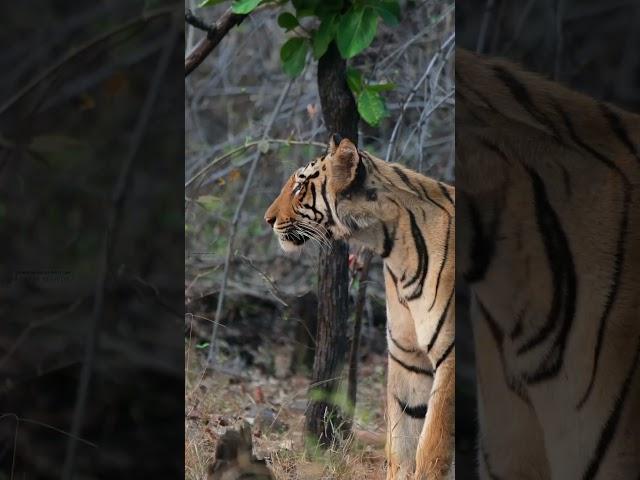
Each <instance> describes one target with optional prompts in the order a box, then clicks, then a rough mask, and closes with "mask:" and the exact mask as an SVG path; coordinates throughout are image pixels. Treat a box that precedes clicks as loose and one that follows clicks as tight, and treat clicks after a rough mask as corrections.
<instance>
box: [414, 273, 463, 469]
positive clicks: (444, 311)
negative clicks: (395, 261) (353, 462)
mask: <svg viewBox="0 0 640 480" xmlns="http://www.w3.org/2000/svg"><path fill="white" fill-rule="evenodd" d="M451 284H452V282H451ZM451 284H450V285H451ZM447 291H448V292H449V293H448V295H446V296H444V295H443V297H442V298H448V300H446V301H443V302H440V303H435V304H434V308H432V309H431V311H430V310H429V308H428V306H425V304H424V303H422V302H420V301H416V302H414V303H411V304H410V308H411V313H412V316H413V318H414V321H415V325H416V337H417V343H418V346H419V348H420V350H422V351H423V352H424V353H425V355H427V356H428V358H429V360H430V362H431V364H432V365H433V370H434V379H433V386H432V387H431V395H430V397H429V410H428V412H427V416H426V418H425V422H424V426H423V429H422V433H421V435H420V440H419V442H418V450H417V453H416V473H415V480H427V479H428V480H444V479H447V478H451V473H452V464H453V460H454V451H455V376H456V351H455V290H454V289H453V286H452V285H451V286H450V288H447V289H444V292H447ZM424 312H429V313H430V314H428V315H425V314H424Z"/></svg>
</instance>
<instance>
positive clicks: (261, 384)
mask: <svg viewBox="0 0 640 480" xmlns="http://www.w3.org/2000/svg"><path fill="white" fill-rule="evenodd" d="M400 6H401V21H400V24H399V25H397V26H393V27H391V26H388V25H385V24H383V23H382V22H380V23H379V26H378V34H377V35H376V38H375V40H374V41H373V44H372V45H371V46H370V47H369V48H367V49H366V50H364V52H362V53H361V54H358V55H357V56H356V57H355V58H353V59H352V60H350V61H349V65H350V66H356V67H358V68H359V69H360V70H361V71H362V72H363V75H364V76H365V78H366V79H367V80H370V81H372V82H380V83H382V82H393V83H394V84H395V86H396V87H395V89H393V90H392V91H390V92H385V93H384V94H383V95H384V97H385V100H386V105H387V109H388V111H389V116H388V117H387V118H386V119H384V120H383V121H382V122H381V123H380V124H379V125H378V127H375V128H374V127H370V126H369V125H367V124H366V123H365V122H363V121H360V127H359V146H360V148H363V149H365V150H367V151H368V152H370V153H371V154H373V155H376V156H378V157H380V158H387V157H388V158H389V160H390V161H396V162H399V163H402V164H404V165H407V166H409V167H411V168H413V169H416V170H418V171H420V172H422V173H424V174H427V175H430V176H433V177H435V178H437V179H439V180H444V181H447V182H450V183H453V174H454V171H453V170H454V160H453V158H454V83H453V49H452V48H451V49H445V51H444V52H443V53H444V55H443V56H442V58H439V59H438V62H437V63H436V64H435V67H436V68H432V69H431V70H430V71H429V70H428V68H429V63H430V62H431V61H432V59H433V58H434V55H436V53H437V52H438V51H439V50H440V48H441V46H442V45H443V44H444V42H445V41H446V40H447V39H448V38H449V37H451V35H452V34H453V33H454V21H455V12H454V2H453V1H451V0H448V1H447V0H427V1H401V2H400ZM190 7H191V8H192V10H193V12H194V13H196V14H197V15H198V16H201V17H202V18H204V19H206V20H208V21H213V20H215V19H217V18H219V17H220V16H221V15H222V13H223V12H224V11H225V10H226V9H227V8H228V4H223V5H218V6H216V7H214V8H203V9H198V8H196V7H197V5H196V2H192V3H191V5H190ZM281 12H282V10H281V9H280V8H262V9H259V10H258V11H256V12H254V13H252V14H251V15H250V16H249V17H247V18H246V19H245V20H244V22H243V23H242V24H241V25H240V26H239V27H236V28H234V29H233V30H231V31H230V32H229V34H227V35H226V37H225V38H224V39H223V40H222V42H221V43H220V45H218V47H217V48H216V50H215V51H214V52H213V53H212V54H211V55H210V56H209V57H208V58H207V59H206V60H205V61H204V63H202V64H201V65H200V66H199V67H198V68H197V69H196V70H195V71H194V72H193V73H192V74H190V75H189V76H188V77H187V79H186V84H185V90H186V96H185V129H186V152H185V153H186V155H185V182H186V189H185V211H186V225H185V229H186V252H185V297H186V309H187V312H188V313H187V316H186V318H185V362H186V378H187V382H186V391H185V396H186V413H187V416H186V420H185V432H186V438H185V442H186V445H185V449H186V453H185V462H186V473H187V478H194V479H195V478H202V477H201V476H202V475H203V472H204V470H205V469H206V465H207V463H208V462H209V461H210V460H211V458H212V457H213V452H214V449H215V444H216V442H217V440H218V439H219V437H220V435H221V434H222V433H223V432H224V431H225V430H226V429H228V428H230V427H233V426H235V425H237V424H238V423H239V422H240V421H242V420H248V421H249V422H250V423H251V424H252V426H253V432H254V443H255V446H256V450H257V451H258V453H259V454H260V455H264V456H267V457H268V458H269V459H270V462H271V463H272V465H273V469H274V472H275V473H276V476H277V477H278V478H364V476H365V475H366V476H369V478H376V479H377V478H384V471H383V462H384V454H383V450H382V443H383V442H384V439H383V438H381V434H382V433H383V432H384V408H385V405H384V401H385V400H384V399H385V372H386V346H385V310H384V290H383V284H382V275H381V263H380V261H379V260H377V259H376V260H374V262H373V264H372V266H371V269H370V275H369V278H368V280H367V282H368V285H367V286H368V290H367V292H368V293H367V297H366V301H365V309H364V311H365V313H364V319H363V332H362V340H361V350H360V353H361V355H360V371H359V375H360V376H359V386H358V404H357V409H356V431H357V433H358V434H359V438H365V439H368V441H364V442H362V444H360V443H359V442H356V444H355V445H353V446H352V448H351V449H349V450H346V451H341V452H329V455H328V457H325V458H324V460H323V462H324V463H321V464H318V463H317V462H312V461H310V459H309V458H305V456H304V454H303V453H302V452H303V443H304V441H303V440H304V439H303V415H304V411H305V408H306V403H307V388H308V385H309V373H310V371H311V366H312V363H313V353H314V351H313V350H314V336H315V321H316V308H317V297H316V285H317V251H316V250H313V248H310V249H309V250H308V251H306V252H304V253H303V254H302V255H300V256H297V257H291V256H286V255H284V254H283V253H282V252H281V251H280V249H279V246H278V244H277V240H276V238H275V237H274V235H273V233H272V231H271V229H270V228H269V227H268V225H267V224H266V223H265V221H264V219H263V217H264V212H265V210H266V208H267V207H268V205H269V204H270V203H271V201H272V200H273V199H275V197H276V196H277V195H278V193H279V192H280V189H281V187H282V185H283V184H284V182H285V180H286V179H287V178H288V177H289V176H290V175H291V174H292V172H293V171H294V169H296V168H298V167H299V166H302V165H305V164H306V163H308V162H309V161H311V160H312V159H313V158H315V157H316V156H318V155H320V154H322V153H323V152H324V149H325V143H326V142H327V141H328V136H329V132H327V130H326V128H325V126H324V123H323V118H322V112H321V110H320V100H319V97H318V91H317V84H316V65H317V62H316V61H315V60H313V59H312V58H311V57H309V58H307V62H306V67H305V70H304V72H303V73H302V75H301V76H299V77H298V78H296V79H295V80H293V81H292V80H291V79H290V77H288V76H287V75H286V74H285V73H284V72H283V70H282V66H281V62H280V57H279V50H280V46H281V45H282V43H283V41H284V40H285V39H286V38H287V36H288V35H287V34H285V33H284V31H283V29H282V28H280V27H279V26H278V24H277V21H276V19H277V16H278V15H279V13H281ZM309 22H310V23H309V25H308V26H310V27H315V24H313V20H311V19H309ZM201 36H202V32H199V31H197V30H194V29H193V28H188V29H187V32H186V43H187V45H186V51H190V48H191V47H192V46H193V45H195V44H196V43H197V42H198V40H199V39H200V38H201ZM394 131H395V133H394ZM392 138H393V139H394V140H393V148H392V149H389V148H388V147H389V145H390V144H391V143H392V142H391V140H392ZM389 150H390V151H389ZM256 156H257V158H258V160H257V164H256V170H255V176H254V177H253V179H252V180H251V182H250V183H247V179H248V173H249V169H250V165H251V163H252V162H253V161H254V160H255V159H256ZM239 206H240V208H239ZM230 239H232V240H233V243H232V246H231V249H230V250H229V242H230ZM227 256H228V258H229V268H228V270H227V272H226V274H225V260H226V258H227ZM350 264H351V267H352V273H351V282H350V294H351V297H352V301H351V306H352V307H353V302H354V298H355V296H356V293H357V291H358V286H359V275H358V269H359V267H360V256H359V252H357V251H353V252H352V257H351V262H350ZM223 284H224V302H223V304H222V308H221V310H220V313H219V315H218V316H216V310H217V307H218V300H219V296H220V294H221V293H220V292H221V288H222V285H223ZM352 310H353V309H352ZM352 328H353V327H352V323H351V321H350V323H349V328H348V332H345V335H351V332H352ZM214 330H215V335H214V338H213V339H212V333H213V332H214Z"/></svg>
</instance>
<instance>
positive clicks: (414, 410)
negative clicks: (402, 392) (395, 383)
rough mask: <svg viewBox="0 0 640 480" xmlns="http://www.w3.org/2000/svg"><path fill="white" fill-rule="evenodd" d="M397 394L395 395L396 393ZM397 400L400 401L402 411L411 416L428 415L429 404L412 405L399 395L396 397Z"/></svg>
mask: <svg viewBox="0 0 640 480" xmlns="http://www.w3.org/2000/svg"><path fill="white" fill-rule="evenodd" d="M394 396H395V395H394ZM396 402H398V406H399V407H400V410H402V413H404V414H406V415H409V416H410V417H411V418H424V417H426V416H427V405H426V404H423V405H416V406H415V407H410V406H409V405H407V404H406V403H404V402H403V401H402V400H400V399H399V398H398V397H396Z"/></svg>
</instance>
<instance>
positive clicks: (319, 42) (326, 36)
mask: <svg viewBox="0 0 640 480" xmlns="http://www.w3.org/2000/svg"><path fill="white" fill-rule="evenodd" d="M337 28H338V17H337V16H336V15H331V16H329V17H325V18H323V19H322V23H320V27H318V30H315V31H314V32H313V34H312V36H311V45H312V47H313V58H315V59H316V60H318V59H319V58H320V57H321V56H322V55H324V53H325V52H326V51H327V48H329V44H330V43H331V40H333V38H334V37H335V35H336V29H337Z"/></svg>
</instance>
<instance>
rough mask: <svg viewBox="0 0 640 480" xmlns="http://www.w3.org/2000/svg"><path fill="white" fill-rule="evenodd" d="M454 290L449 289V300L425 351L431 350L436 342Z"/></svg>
mask: <svg viewBox="0 0 640 480" xmlns="http://www.w3.org/2000/svg"><path fill="white" fill-rule="evenodd" d="M454 292H455V290H451V294H449V300H447V305H446V306H445V307H444V310H443V312H442V315H440V319H439V320H438V325H436V329H435V331H434V332H433V336H432V337H431V340H430V341H429V344H428V345H427V352H428V351H429V350H431V348H432V347H433V345H434V344H435V343H436V340H437V339H438V335H439V334H440V330H441V329H442V325H444V321H445V320H446V318H447V312H448V311H449V305H451V299H452V298H453V293H454Z"/></svg>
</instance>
